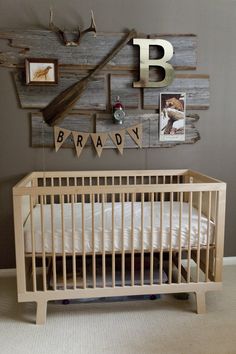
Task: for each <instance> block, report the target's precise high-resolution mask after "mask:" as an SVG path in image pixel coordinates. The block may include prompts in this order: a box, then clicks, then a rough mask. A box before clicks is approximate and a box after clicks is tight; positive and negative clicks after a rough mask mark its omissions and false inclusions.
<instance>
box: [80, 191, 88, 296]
mask: <svg viewBox="0 0 236 354" xmlns="http://www.w3.org/2000/svg"><path fill="white" fill-rule="evenodd" d="M84 199H85V198H84V194H82V196H81V203H82V204H81V217H82V225H81V226H82V263H83V288H84V289H85V288H86V287H87V276H86V253H85V251H86V250H85V232H84V230H85V223H84V220H85V219H84V216H85V215H84Z"/></svg>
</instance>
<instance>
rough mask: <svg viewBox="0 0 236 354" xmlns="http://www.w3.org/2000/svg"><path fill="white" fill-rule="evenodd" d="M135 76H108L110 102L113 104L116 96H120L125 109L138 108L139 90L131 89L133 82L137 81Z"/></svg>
mask: <svg viewBox="0 0 236 354" xmlns="http://www.w3.org/2000/svg"><path fill="white" fill-rule="evenodd" d="M137 80H138V78H137V75H136V74H133V75H113V74H111V75H110V102H111V104H113V103H114V102H115V98H116V96H120V99H121V102H122V104H124V107H125V109H127V108H139V107H140V90H139V89H137V88H136V89H135V88H133V82H134V81H137Z"/></svg>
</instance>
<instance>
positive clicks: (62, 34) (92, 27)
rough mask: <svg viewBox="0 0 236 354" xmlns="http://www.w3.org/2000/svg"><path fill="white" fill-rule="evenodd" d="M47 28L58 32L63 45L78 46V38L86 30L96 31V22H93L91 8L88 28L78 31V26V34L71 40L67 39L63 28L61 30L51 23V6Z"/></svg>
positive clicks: (79, 38)
mask: <svg viewBox="0 0 236 354" xmlns="http://www.w3.org/2000/svg"><path fill="white" fill-rule="evenodd" d="M49 28H50V29H51V30H52V31H53V32H56V33H58V35H59V37H60V39H61V41H62V42H63V44H64V45H66V46H70V47H72V46H78V45H79V43H80V40H81V38H82V36H83V35H84V34H85V33H87V32H94V33H96V32H97V28H96V24H95V20H94V14H93V11H92V10H91V24H90V26H89V27H88V28H86V29H85V30H84V31H82V32H81V31H80V29H79V28H78V34H77V37H76V39H75V40H73V41H69V40H68V39H67V38H66V34H65V32H64V31H63V30H61V29H60V28H59V27H57V26H55V25H54V23H53V10H52V7H51V8H50V20H49Z"/></svg>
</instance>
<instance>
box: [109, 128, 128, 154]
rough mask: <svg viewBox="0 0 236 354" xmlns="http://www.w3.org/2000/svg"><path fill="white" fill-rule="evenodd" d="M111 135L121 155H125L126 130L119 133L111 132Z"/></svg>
mask: <svg viewBox="0 0 236 354" xmlns="http://www.w3.org/2000/svg"><path fill="white" fill-rule="evenodd" d="M109 135H110V137H111V140H112V141H113V143H114V144H115V146H116V147H117V149H118V150H119V152H120V153H121V155H123V149H124V144H125V129H122V130H119V131H117V132H111V133H109Z"/></svg>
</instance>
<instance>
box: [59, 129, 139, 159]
mask: <svg viewBox="0 0 236 354" xmlns="http://www.w3.org/2000/svg"><path fill="white" fill-rule="evenodd" d="M126 132H127V133H128V134H129V135H130V137H131V138H132V140H133V141H134V142H135V144H136V145H138V146H139V147H140V148H141V147H142V124H136V125H134V126H132V127H129V128H125V129H120V130H118V131H115V132H110V133H84V132H76V131H72V130H68V129H64V128H60V127H57V126H55V127H54V142H55V150H56V152H57V151H58V150H59V149H60V148H61V146H62V145H63V143H64V142H65V141H66V139H67V138H68V136H69V135H70V134H72V136H73V141H74V145H75V149H76V154H77V157H79V156H80V154H81V152H82V150H83V148H84V147H85V145H86V143H87V141H88V138H89V136H90V137H91V139H92V142H93V145H94V148H95V150H96V152H97V155H98V156H99V157H100V156H101V154H102V151H103V148H104V147H105V144H106V141H107V139H108V137H110V138H111V140H112V142H113V144H114V145H115V147H116V148H117V149H118V151H119V153H120V154H121V155H123V150H124V147H125V134H126Z"/></svg>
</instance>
